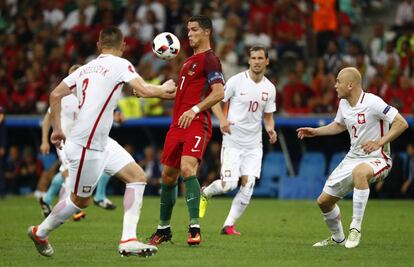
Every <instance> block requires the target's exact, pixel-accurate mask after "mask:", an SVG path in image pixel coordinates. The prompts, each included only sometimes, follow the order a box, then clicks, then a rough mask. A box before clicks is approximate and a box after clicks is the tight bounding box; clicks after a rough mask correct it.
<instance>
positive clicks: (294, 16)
mask: <svg viewBox="0 0 414 267" xmlns="http://www.w3.org/2000/svg"><path fill="white" fill-rule="evenodd" d="M286 12H287V16H286V18H285V19H283V20H282V21H281V22H280V23H278V24H277V25H276V29H275V33H276V39H277V43H278V45H277V53H278V58H283V56H284V55H285V53H287V52H290V53H291V54H293V55H294V56H296V57H298V58H303V57H304V51H303V45H304V38H305V32H304V29H303V28H302V25H301V23H300V20H299V19H300V16H299V13H298V11H297V10H296V9H294V8H290V9H288V10H286Z"/></svg>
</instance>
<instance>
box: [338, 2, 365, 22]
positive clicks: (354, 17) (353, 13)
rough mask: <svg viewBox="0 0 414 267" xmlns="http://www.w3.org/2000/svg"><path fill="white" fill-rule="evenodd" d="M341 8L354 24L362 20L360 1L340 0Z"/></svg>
mask: <svg viewBox="0 0 414 267" xmlns="http://www.w3.org/2000/svg"><path fill="white" fill-rule="evenodd" d="M339 10H340V11H341V12H344V13H345V14H346V15H347V16H348V17H349V18H350V20H351V22H352V24H358V23H359V22H360V21H361V8H360V6H359V5H358V1H355V0H339Z"/></svg>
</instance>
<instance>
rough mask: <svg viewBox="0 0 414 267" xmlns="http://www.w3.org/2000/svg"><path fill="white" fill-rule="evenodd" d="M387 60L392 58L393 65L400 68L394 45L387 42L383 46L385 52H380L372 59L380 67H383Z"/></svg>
mask: <svg viewBox="0 0 414 267" xmlns="http://www.w3.org/2000/svg"><path fill="white" fill-rule="evenodd" d="M388 58H393V60H394V62H395V65H396V66H400V57H399V56H398V54H397V52H396V51H395V48H394V43H393V42H392V41H388V42H387V43H386V44H385V50H384V51H380V52H379V53H378V55H377V57H376V58H373V61H374V63H377V64H379V65H381V66H385V65H386V64H387V62H388Z"/></svg>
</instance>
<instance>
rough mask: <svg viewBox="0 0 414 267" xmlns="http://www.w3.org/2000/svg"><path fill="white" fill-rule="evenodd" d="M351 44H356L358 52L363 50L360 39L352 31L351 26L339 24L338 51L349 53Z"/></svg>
mask: <svg viewBox="0 0 414 267" xmlns="http://www.w3.org/2000/svg"><path fill="white" fill-rule="evenodd" d="M352 45H355V46H357V48H358V50H359V51H360V52H363V51H364V45H363V44H362V41H361V39H359V38H358V37H357V36H356V35H355V34H354V33H353V31H352V27H351V26H350V25H341V34H340V36H339V37H338V47H339V53H341V54H351V52H350V49H351V48H350V47H351V46H352Z"/></svg>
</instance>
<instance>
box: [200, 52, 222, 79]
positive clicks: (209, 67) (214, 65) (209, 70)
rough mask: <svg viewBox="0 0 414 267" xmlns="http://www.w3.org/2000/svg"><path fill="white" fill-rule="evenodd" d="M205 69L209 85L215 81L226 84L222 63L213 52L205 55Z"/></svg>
mask: <svg viewBox="0 0 414 267" xmlns="http://www.w3.org/2000/svg"><path fill="white" fill-rule="evenodd" d="M204 66H205V67H204V71H205V74H206V76H207V81H208V84H209V85H212V84H215V83H221V84H224V76H223V72H222V70H221V63H220V60H219V59H218V57H217V56H215V55H214V53H213V52H210V53H207V54H206V57H205V64H204Z"/></svg>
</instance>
